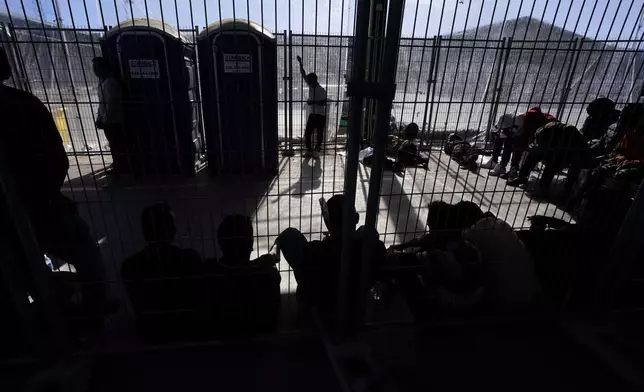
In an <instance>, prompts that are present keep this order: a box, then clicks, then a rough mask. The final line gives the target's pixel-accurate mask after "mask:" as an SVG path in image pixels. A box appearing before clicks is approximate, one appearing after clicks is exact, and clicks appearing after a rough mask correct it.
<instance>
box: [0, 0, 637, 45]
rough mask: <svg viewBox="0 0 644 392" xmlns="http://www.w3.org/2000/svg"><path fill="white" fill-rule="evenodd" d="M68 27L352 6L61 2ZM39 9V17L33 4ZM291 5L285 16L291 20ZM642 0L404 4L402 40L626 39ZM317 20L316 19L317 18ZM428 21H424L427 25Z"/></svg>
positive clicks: (179, 0) (320, 16)
mask: <svg viewBox="0 0 644 392" xmlns="http://www.w3.org/2000/svg"><path fill="white" fill-rule="evenodd" d="M53 1H54V0H22V1H21V0H2V2H3V3H4V4H3V7H2V8H4V9H5V11H6V9H7V8H8V9H9V11H10V12H11V14H13V15H16V16H23V15H24V14H25V13H26V14H27V16H28V17H31V18H35V19H40V18H41V15H42V19H43V20H45V21H53V20H54V19H55V14H54V6H53ZM58 2H59V4H60V13H61V16H62V19H63V23H64V24H65V25H72V22H73V24H74V25H76V26H77V27H80V26H83V27H84V26H91V27H97V28H101V27H102V26H103V25H104V24H105V25H115V24H116V23H117V21H119V20H120V21H123V20H125V19H128V18H130V17H131V16H132V15H133V16H134V17H146V16H149V17H150V18H156V19H162V16H163V19H164V20H165V21H166V22H167V23H169V24H171V25H174V26H177V25H180V26H182V27H189V26H193V25H198V26H200V27H203V26H204V25H205V24H206V23H207V22H213V21H215V20H218V19H219V18H220V17H221V18H227V17H238V18H250V19H251V20H254V21H256V22H258V23H262V22H263V24H264V25H265V26H266V27H267V28H268V29H270V30H277V31H282V30H284V29H289V27H290V29H291V30H293V31H294V32H306V33H316V32H317V33H319V34H324V33H327V32H331V33H333V34H340V33H343V34H350V33H351V32H352V30H353V21H354V17H355V4H354V2H353V1H351V0H317V1H316V0H292V1H289V0H216V1H212V0H205V1H204V0H194V1H191V0H147V1H145V0H132V7H131V8H130V6H129V2H128V0H58ZM38 3H39V4H40V10H41V11H40V12H39V11H38V7H37V4H38ZM289 3H290V15H289ZM643 5H644V0H621V1H620V0H598V1H594V0H523V1H522V0H497V1H494V0H462V1H461V0H410V1H407V2H406V3H405V14H404V21H403V36H407V37H409V36H412V35H413V36H415V37H425V36H428V37H431V36H433V35H435V34H439V33H441V34H449V33H450V32H457V31H461V30H464V29H469V28H474V27H476V25H477V24H479V25H486V24H489V23H491V22H500V21H503V20H504V19H507V20H509V19H515V18H517V17H521V16H530V15H531V16H532V17H534V18H536V19H543V20H545V21H546V22H549V23H554V24H555V25H557V26H560V27H565V28H566V29H568V30H575V31H576V32H577V33H579V34H585V35H586V36H588V37H591V38H594V37H595V36H597V37H598V38H600V39H602V38H610V39H618V38H621V39H629V38H632V39H642V37H641V32H639V33H638V34H636V35H635V36H633V37H631V34H632V32H633V28H634V27H635V24H636V21H637V19H638V15H639V14H640V12H641V11H642V6H643ZM316 15H317V16H316ZM428 22H429V23H428Z"/></svg>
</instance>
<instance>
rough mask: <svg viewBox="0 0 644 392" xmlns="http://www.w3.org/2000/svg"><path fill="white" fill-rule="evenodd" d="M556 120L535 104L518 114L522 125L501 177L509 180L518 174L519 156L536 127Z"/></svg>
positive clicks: (532, 137)
mask: <svg viewBox="0 0 644 392" xmlns="http://www.w3.org/2000/svg"><path fill="white" fill-rule="evenodd" d="M556 120H557V119H556V118H555V117H554V116H553V115H551V114H549V113H544V112H542V111H541V108H540V107H539V106H535V107H533V108H531V109H530V110H528V111H527V112H525V113H524V114H522V115H521V116H519V122H520V123H521V124H522V125H521V127H520V128H519V130H518V132H517V134H516V135H515V140H514V145H513V150H512V162H511V163H510V171H509V172H508V173H505V174H503V175H501V176H500V177H501V178H504V179H506V180H508V179H510V180H511V179H514V178H516V177H517V176H518V174H519V173H518V169H519V165H520V163H521V158H522V157H523V153H524V152H525V151H526V150H527V149H528V146H530V143H532V141H533V140H534V135H535V133H536V132H537V129H539V128H541V127H542V126H544V125H546V124H547V123H549V122H551V121H556Z"/></svg>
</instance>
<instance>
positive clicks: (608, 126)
mask: <svg viewBox="0 0 644 392" xmlns="http://www.w3.org/2000/svg"><path fill="white" fill-rule="evenodd" d="M615 106H616V105H615V103H614V102H613V101H612V100H610V99H608V98H597V99H595V100H594V101H592V102H591V103H590V104H589V105H588V107H587V108H586V112H587V114H588V116H587V117H586V120H585V121H584V124H583V126H582V128H581V130H578V129H577V128H576V127H574V126H572V125H568V124H565V123H564V122H561V121H559V120H557V119H556V118H555V117H554V116H552V115H550V114H548V113H544V112H542V111H541V109H540V108H539V107H534V108H531V109H530V110H528V111H527V112H526V113H523V114H521V115H519V116H514V115H512V114H504V115H503V116H501V118H499V121H498V123H497V125H496V127H495V128H496V129H495V132H494V135H493V138H494V142H493V150H492V157H491V158H490V160H489V161H488V162H487V163H486V164H484V165H483V167H484V168H487V169H491V171H490V173H489V175H490V176H500V177H502V178H505V179H507V180H508V185H510V186H524V185H526V184H527V182H528V179H529V177H530V173H531V172H532V171H533V170H534V169H535V168H536V166H537V164H538V163H539V162H543V163H544V168H543V170H542V172H541V175H540V178H539V180H538V183H537V189H536V192H535V193H536V194H545V193H547V192H548V190H549V188H550V186H551V185H552V183H553V180H554V178H555V176H556V175H557V174H558V173H559V172H560V171H561V170H562V169H564V168H565V167H567V168H568V171H567V173H566V180H565V184H564V187H563V190H564V196H565V197H567V198H573V199H574V198H575V197H576V198H578V197H579V196H582V195H583V193H587V192H589V191H590V190H591V189H592V188H595V189H596V188H597V187H600V186H602V185H608V184H607V183H608V182H610V181H608V180H609V179H610V180H614V181H613V184H610V185H611V186H612V187H613V188H614V187H616V186H617V187H622V188H628V187H630V186H632V185H634V184H635V185H637V184H639V182H640V181H641V180H642V178H643V174H644V170H643V169H644V167H643V164H644V105H643V104H641V103H629V104H627V105H625V106H624V108H623V109H622V110H621V111H620V110H617V109H616V107H615ZM499 157H501V160H500V161H499ZM508 163H509V164H510V169H509V171H508V170H507V167H508ZM575 190H576V192H574V191H575Z"/></svg>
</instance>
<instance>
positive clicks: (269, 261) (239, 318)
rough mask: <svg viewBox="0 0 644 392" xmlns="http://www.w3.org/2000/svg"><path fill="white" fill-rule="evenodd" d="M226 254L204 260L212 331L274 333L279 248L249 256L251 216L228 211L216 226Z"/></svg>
mask: <svg viewBox="0 0 644 392" xmlns="http://www.w3.org/2000/svg"><path fill="white" fill-rule="evenodd" d="M217 240H218V242H219V248H220V249H221V253H222V256H221V257H220V258H219V259H210V260H207V261H206V275H207V276H206V278H205V297H206V301H205V302H206V303H207V304H208V308H209V312H210V314H211V316H210V317H209V318H210V321H209V322H208V325H209V329H210V331H209V332H210V333H212V334H214V335H216V336H231V335H234V336H252V335H257V334H266V333H271V332H274V331H275V328H276V326H277V320H278V316H279V312H280V301H281V294H280V282H281V276H280V273H279V271H278V270H277V263H278V262H279V246H278V244H276V245H275V246H273V248H272V249H271V251H270V252H269V253H267V254H264V255H262V256H260V257H259V258H257V259H254V260H253V259H251V254H252V252H253V242H254V237H253V225H252V220H251V218H250V217H248V216H243V215H229V216H227V217H226V218H224V220H223V221H222V222H221V224H220V225H219V228H218V229H217Z"/></svg>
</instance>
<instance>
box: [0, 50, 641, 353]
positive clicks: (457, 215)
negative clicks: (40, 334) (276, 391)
mask: <svg viewBox="0 0 644 392" xmlns="http://www.w3.org/2000/svg"><path fill="white" fill-rule="evenodd" d="M2 59H3V61H0V77H1V78H2V80H3V81H4V80H7V79H9V78H10V77H11V71H10V68H9V65H8V63H7V61H6V57H4V56H2ZM0 100H1V105H2V107H3V109H5V110H6V112H7V113H9V115H8V116H6V117H5V124H4V125H5V126H4V127H3V129H2V132H1V133H0V137H1V143H0V154H1V157H2V160H3V162H6V163H7V164H6V165H3V168H2V183H1V184H0V185H1V186H2V187H3V194H5V195H9V194H11V195H15V196H16V200H15V201H16V203H18V204H21V205H22V208H21V211H24V212H25V214H24V215H25V216H26V220H27V221H28V224H29V226H30V228H31V230H32V232H33V234H34V237H35V239H36V241H37V243H38V245H39V247H40V251H42V252H43V253H46V254H47V255H48V256H50V260H63V261H65V262H67V263H68V264H71V265H72V266H73V267H74V268H75V270H76V273H75V276H74V278H73V283H74V284H77V283H80V286H79V287H80V289H79V290H68V291H65V288H67V287H69V285H65V281H64V279H61V280H62V282H61V284H60V285H57V286H56V289H57V290H59V291H57V294H58V295H57V298H58V299H59V300H60V302H61V304H62V307H63V308H64V309H65V312H69V313H66V314H71V316H73V317H75V316H78V315H81V317H78V318H79V319H82V320H88V319H100V318H101V317H102V315H104V314H105V313H106V312H110V311H113V310H114V307H115V306H118V305H119V304H114V303H113V302H112V301H110V300H108V299H107V298H106V291H107V290H106V287H105V273H104V271H103V265H104V264H103V260H102V258H101V253H100V251H99V249H98V246H97V243H96V241H95V240H94V239H93V238H92V236H91V235H90V230H89V228H88V227H87V224H86V223H85V222H84V220H83V219H82V218H81V216H80V214H79V212H78V210H77V208H76V206H75V203H74V202H73V201H71V200H69V199H68V198H66V197H65V196H63V194H62V193H61V187H62V185H63V183H64V181H65V177H66V175H67V169H68V167H69V162H68V158H67V155H66V152H65V150H64V149H63V146H62V142H61V138H60V135H59V133H58V131H57V129H56V125H55V123H54V121H53V118H52V116H51V114H50V113H49V111H48V110H47V108H46V107H45V106H44V105H43V104H42V102H40V101H39V100H38V99H37V98H35V97H34V96H33V95H32V94H30V93H28V92H24V91H20V90H17V89H14V88H11V87H8V86H5V85H4V84H2V85H1V86H0ZM588 113H589V117H588V119H587V120H586V123H585V125H584V128H583V129H582V131H578V130H576V129H575V128H574V127H572V126H568V125H565V124H562V123H559V122H557V121H556V120H554V119H553V118H552V116H549V115H547V114H545V113H542V112H541V111H540V110H539V109H538V108H534V109H531V110H530V111H528V112H527V113H526V114H524V115H523V116H520V117H521V119H516V118H515V119H514V121H509V118H508V117H507V116H504V118H502V120H503V121H501V122H500V125H499V127H498V128H499V130H500V133H501V134H503V135H505V137H501V136H499V138H498V139H497V141H496V149H495V153H494V154H495V155H493V157H492V160H491V162H493V163H496V162H497V159H498V157H499V156H500V155H501V156H502V161H501V163H499V165H500V166H499V168H498V169H497V168H496V167H495V168H493V169H494V170H493V174H494V173H496V174H499V175H500V174H502V172H503V165H504V164H506V165H507V163H508V162H509V161H511V162H512V166H511V170H510V172H509V173H507V174H508V177H509V178H508V180H509V181H508V182H509V183H512V184H515V185H520V184H522V183H525V182H526V180H527V176H528V175H529V173H530V171H531V170H532V169H533V167H534V165H535V164H536V163H537V162H539V161H544V162H545V163H546V166H548V165H550V166H551V167H550V168H549V169H546V171H547V172H548V176H546V180H544V179H543V178H544V176H542V180H541V184H542V185H543V186H546V185H548V183H549V182H550V181H551V180H552V178H553V176H554V175H555V174H556V173H557V172H558V171H559V170H560V169H561V168H562V167H563V166H564V165H569V166H571V168H570V169H569V172H568V176H569V177H571V176H572V177H573V178H572V180H573V181H571V182H573V183H574V182H578V180H577V179H576V177H577V176H579V173H580V172H581V171H583V170H587V171H588V173H589V174H588V177H589V178H590V177H593V178H597V179H602V181H604V183H605V182H606V179H612V180H613V181H612V182H616V183H620V184H632V183H634V182H635V181H638V180H639V179H641V173H642V170H641V164H642V154H643V147H644V143H643V142H642V129H643V126H642V124H643V121H644V116H643V114H644V109H643V108H642V105H641V104H630V105H628V106H626V107H625V108H624V109H623V110H622V111H621V113H620V114H619V116H617V113H616V111H615V108H614V104H612V102H609V101H608V100H605V99H600V100H597V101H595V102H593V104H591V105H590V106H589V108H588ZM615 121H616V122H617V126H616V127H615V129H614V130H613V131H611V132H608V130H609V127H610V126H611V124H612V123H614V122H615ZM517 124H519V125H517ZM103 125H104V124H103ZM515 128H516V129H517V130H518V132H516V133H514V131H512V130H513V129H515ZM417 135H418V127H417V126H415V127H414V126H412V125H411V124H410V125H409V126H408V127H407V129H406V130H405V131H404V133H403V135H401V136H400V137H399V138H392V140H391V145H392V146H393V147H392V148H391V149H389V150H388V151H389V154H390V155H391V156H392V157H393V159H394V162H396V163H397V164H403V165H406V166H407V165H421V166H425V167H426V166H427V160H425V159H422V158H419V155H418V153H417V148H416V146H415V144H414V143H413V140H414V139H415V138H416V137H417ZM25 140H28V145H29V146H30V148H29V149H18V148H14V146H17V145H24V141H25ZM531 145H532V146H531ZM570 146H573V147H572V148H571V147H570ZM525 154H527V157H526V158H525V159H524V160H523V163H521V159H520V158H519V157H520V156H522V155H525ZM596 157H600V158H596ZM510 158H512V159H510ZM591 162H592V163H591ZM586 183H587V184H590V182H589V180H587V182H586ZM588 186H589V185H582V186H581V188H582V189H585V190H584V191H583V192H582V194H583V196H582V199H583V200H584V201H585V202H586V206H587V207H586V209H585V211H587V216H586V219H581V220H578V221H577V222H578V223H577V224H576V225H567V224H562V223H561V222H554V223H553V222H551V221H550V220H548V219H545V221H547V222H549V223H547V224H546V225H550V226H553V227H554V226H557V230H553V232H555V234H554V235H552V236H551V235H543V236H542V235H533V234H526V233H521V232H515V231H514V230H513V229H512V227H511V226H510V225H508V224H507V223H506V222H504V221H503V220H502V219H498V218H497V217H495V216H494V215H493V214H492V213H491V212H484V211H482V210H481V208H480V207H479V206H478V205H476V204H475V203H472V202H469V201H461V202H458V203H456V204H448V203H445V202H442V201H433V202H432V203H431V204H430V205H429V208H428V218H427V228H428V234H426V235H425V236H422V237H420V238H418V239H415V240H412V241H410V242H407V243H404V244H399V245H395V246H392V247H391V248H389V249H386V248H385V245H384V243H383V242H382V241H380V239H379V235H378V233H377V232H375V229H373V228H368V227H360V228H358V229H356V226H357V224H358V222H359V215H358V213H357V212H356V210H355V207H353V211H352V212H351V213H350V214H348V215H345V214H344V213H343V212H344V211H343V210H344V209H346V207H347V206H346V205H345V204H347V202H346V201H345V198H344V196H343V195H334V196H332V197H331V198H330V199H329V200H328V202H326V204H325V207H324V208H323V209H322V211H321V215H322V216H323V217H324V221H325V224H326V227H327V230H328V234H327V235H326V236H325V237H324V238H323V239H322V240H319V241H318V240H313V241H310V240H308V239H307V238H306V237H305V236H304V235H303V234H302V233H301V232H300V231H299V230H298V229H296V228H288V229H286V230H284V231H283V232H282V233H280V234H279V235H278V236H277V238H276V240H275V243H274V245H273V247H272V248H271V250H270V251H269V252H268V253H267V254H265V255H262V256H260V257H259V258H257V259H252V258H251V256H252V254H253V246H254V231H253V226H252V220H251V218H250V217H248V216H242V215H230V216H226V217H224V218H223V220H222V221H221V222H220V225H219V228H218V231H217V235H216V238H217V244H218V247H219V250H220V254H221V256H220V257H217V258H212V259H208V260H203V259H202V257H201V255H200V254H199V253H198V252H196V251H194V250H191V249H182V248H180V247H178V246H177V245H176V242H175V241H176V236H177V224H176V221H175V216H174V213H173V212H172V210H171V208H170V207H169V206H168V205H167V204H163V203H161V204H155V205H151V206H149V207H146V208H145V209H144V210H143V211H142V213H141V228H142V231H143V235H144V238H145V240H146V245H145V247H144V248H143V249H142V250H141V251H139V252H137V253H136V254H134V255H132V256H130V257H128V258H127V259H126V260H125V261H123V263H122V264H121V269H120V275H121V279H122V282H123V284H124V287H125V289H126V291H127V295H128V298H129V302H130V304H131V305H132V309H133V312H134V315H135V320H136V331H137V334H138V335H139V337H140V338H141V339H142V340H145V341H149V342H159V341H167V340H177V339H201V338H211V337H217V338H218V337H229V336H249V335H257V334H266V333H273V332H275V331H276V330H277V329H278V320H279V316H280V312H281V298H282V294H281V291H280V282H281V275H280V271H278V269H277V266H278V264H279V262H280V258H281V257H283V258H284V259H285V261H286V262H287V263H288V264H289V266H290V268H291V269H292V272H293V274H294V277H295V279H296V281H297V291H296V294H295V296H296V301H297V312H298V315H301V317H299V318H300V319H303V320H306V318H307V317H306V316H307V315H309V314H311V313H315V314H317V315H318V316H319V319H320V320H321V322H322V323H325V324H328V325H330V324H331V323H333V320H334V317H335V315H336V314H337V309H338V307H339V306H340V305H342V306H343V307H344V309H345V310H346V312H345V313H346V314H348V315H349V317H347V320H346V323H347V325H346V327H347V329H349V330H351V329H353V330H355V329H356V326H357V325H359V324H360V323H361V320H363V319H364V301H365V299H369V298H372V299H374V298H375V297H376V296H377V295H375V294H374V287H376V286H380V287H382V286H392V287H396V288H397V289H396V290H393V291H388V290H385V291H386V292H394V291H396V292H399V293H400V295H402V297H403V298H404V300H405V303H406V304H407V306H408V308H409V310H410V312H411V313H412V314H413V315H414V317H415V318H416V319H419V320H423V319H427V318H429V317H433V316H434V315H436V314H440V313H447V314H454V313H456V314H481V313H483V314H489V313H493V314H496V313H499V312H500V313H508V312H509V313H512V312H516V311H524V310H531V309H535V308H539V307H540V306H542V304H543V302H544V298H546V297H548V296H544V287H547V286H548V284H547V282H544V279H543V278H540V277H539V274H538V270H539V263H540V259H541V256H539V255H540V253H539V251H541V250H543V249H548V248H552V247H554V246H555V245H553V244H561V243H565V241H567V239H571V240H570V242H569V243H568V245H570V247H571V248H574V249H577V248H576V247H577V246H578V245H579V243H578V242H577V240H576V238H578V236H577V235H578V233H580V229H584V228H585V229H593V227H591V226H592V225H597V227H601V228H602V230H603V231H601V233H600V235H598V237H597V238H598V241H596V243H593V245H595V246H600V245H606V244H611V243H612V242H611V241H612V238H613V237H614V235H615V233H616V231H617V229H618V228H619V224H620V222H621V220H622V219H623V215H624V213H625V212H624V211H626V210H627V209H628V200H630V199H629V197H630V196H629V194H628V191H629V189H630V188H629V187H628V186H627V187H626V188H623V187H621V188H619V189H621V190H623V192H620V193H619V195H621V196H622V198H621V199H620V200H621V201H620V204H619V205H620V207H621V209H620V213H619V214H617V213H613V214H606V213H605V211H606V210H608V209H609V208H607V207H611V206H613V207H614V205H615V199H614V198H612V199H607V198H603V197H601V196H600V197H597V196H586V194H589V195H596V192H597V191H598V190H597V189H595V188H593V189H588ZM611 189H613V188H611ZM600 194H602V193H601V192H600ZM613 212H614V209H613ZM602 213H603V214H604V215H601V214H602ZM600 215H601V219H603V220H602V221H601V223H598V222H600V220H599V216H600ZM347 216H348V217H349V219H351V221H350V222H345V221H344V219H345V217H347ZM542 218H543V217H542ZM534 221H535V222H537V221H539V222H543V221H544V219H537V218H535V220H534ZM345 223H346V225H345ZM346 226H350V227H351V228H352V230H351V232H350V233H343V227H346ZM593 232H594V233H599V231H597V230H595V231H593ZM343 234H344V235H343ZM343 238H348V239H349V240H350V241H351V243H349V244H345V243H343ZM562 238H563V239H564V240H562ZM588 238H589V237H588V236H585V237H584V240H586V241H587V240H588ZM365 242H367V243H368V245H369V246H365ZM526 245H527V246H526ZM557 246H559V245H557ZM607 247H608V246H604V249H605V248H607ZM591 248H592V247H589V246H586V247H585V251H586V253H583V257H582V256H579V258H594V259H597V260H599V261H598V262H597V263H598V264H601V261H602V257H604V256H603V255H605V253H601V252H593V253H590V251H591V250H593V251H594V250H595V249H591ZM343 250H344V251H346V250H348V254H349V255H350V257H349V258H348V260H347V261H348V265H346V266H343V265H342V260H343V258H342V254H343ZM365 251H366V252H368V253H366V254H365V253H363V252H365ZM344 254H345V255H346V254H347V253H344ZM575 257H576V256H575ZM583 261H584V263H586V264H588V263H589V262H588V260H586V259H584V260H583ZM19 264H20V266H21V274H22V275H24V276H25V285H27V286H28V287H33V286H34V285H35V283H34V280H33V279H32V278H30V277H31V276H32V275H34V274H35V271H33V268H31V267H30V265H31V264H29V263H27V262H24V263H19ZM30 268H31V270H30ZM42 269H43V270H47V274H49V275H56V273H54V272H52V271H50V270H56V269H57V268H56V265H55V263H52V265H51V266H50V268H47V267H46V266H45V263H44V262H43V266H42ZM341 271H343V272H344V274H343V277H344V278H346V287H344V288H345V290H343V292H344V295H345V296H346V297H345V298H339V296H338V294H339V293H340V287H341V286H345V285H344V283H345V281H344V280H342V281H341V278H340V276H341ZM58 276H59V277H61V275H58ZM66 277H67V276H65V278H66ZM341 283H342V284H341ZM74 287H76V286H74ZM63 291H65V292H63ZM79 297H80V298H82V300H81V301H80V305H78V303H79V301H78V298H79ZM41 299H42V298H39V297H38V294H37V291H34V298H33V300H34V301H36V302H38V301H40V300H41ZM345 301H346V302H345ZM74 304H76V305H78V306H74ZM85 326H86V325H85ZM93 327H95V328H96V327H97V325H93Z"/></svg>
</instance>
